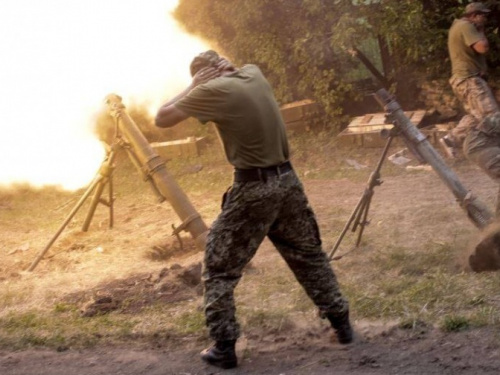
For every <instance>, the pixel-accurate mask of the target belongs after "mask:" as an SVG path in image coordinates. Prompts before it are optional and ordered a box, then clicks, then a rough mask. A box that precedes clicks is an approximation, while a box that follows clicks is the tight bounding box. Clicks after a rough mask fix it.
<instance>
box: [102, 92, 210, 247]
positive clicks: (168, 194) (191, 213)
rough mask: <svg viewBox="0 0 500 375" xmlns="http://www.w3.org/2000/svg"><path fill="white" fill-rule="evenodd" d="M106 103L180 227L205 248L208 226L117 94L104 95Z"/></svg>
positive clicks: (198, 244) (197, 244)
mask: <svg viewBox="0 0 500 375" xmlns="http://www.w3.org/2000/svg"><path fill="white" fill-rule="evenodd" d="M106 104H107V105H108V106H109V109H110V113H111V115H112V116H114V117H115V119H116V121H117V125H118V128H119V130H120V132H121V133H122V135H123V136H124V137H125V138H126V140H127V141H128V142H129V143H130V145H131V147H132V148H133V150H134V153H135V155H136V156H137V159H138V161H139V162H140V163H141V165H142V168H143V170H144V172H145V173H146V174H147V176H148V178H151V180H152V181H153V182H154V184H155V185H156V187H157V188H158V191H159V192H160V194H161V195H163V196H164V197H165V199H167V200H168V202H169V203H170V205H171V206H172V208H173V209H174V211H175V212H176V214H177V215H178V216H179V218H180V219H181V220H182V224H181V227H182V228H183V229H184V230H186V231H188V232H189V233H190V234H191V236H192V237H193V239H194V241H195V243H196V246H197V248H198V249H200V250H205V243H206V236H207V233H208V228H207V226H206V225H205V223H204V221H203V219H202V218H201V217H200V215H199V214H198V212H197V211H196V209H195V208H194V207H193V205H192V204H191V202H190V201H189V199H188V197H187V196H186V194H185V193H184V191H183V190H182V189H181V188H180V186H179V185H178V184H177V182H176V181H175V180H174V178H173V177H172V176H171V175H170V173H169V172H168V170H167V167H166V165H165V161H164V160H163V159H162V158H161V157H160V156H159V155H158V153H157V152H156V151H155V150H154V149H153V148H152V147H151V145H150V144H149V142H148V141H147V139H146V138H145V137H144V135H143V134H142V132H141V131H140V130H139V128H138V127H137V125H136V124H135V122H134V121H133V120H132V118H131V117H130V116H129V115H128V113H127V111H126V109H125V106H124V105H123V103H122V99H121V97H120V96H118V95H115V94H111V95H108V96H107V97H106Z"/></svg>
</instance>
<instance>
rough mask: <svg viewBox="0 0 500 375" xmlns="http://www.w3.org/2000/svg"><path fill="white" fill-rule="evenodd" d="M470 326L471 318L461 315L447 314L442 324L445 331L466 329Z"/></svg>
mask: <svg viewBox="0 0 500 375" xmlns="http://www.w3.org/2000/svg"><path fill="white" fill-rule="evenodd" d="M469 327H470V322H469V320H468V319H467V318H465V317H463V316H460V315H446V316H445V317H444V319H443V322H442V324H441V329H442V330H443V331H445V332H459V331H464V330H466V329H468V328H469Z"/></svg>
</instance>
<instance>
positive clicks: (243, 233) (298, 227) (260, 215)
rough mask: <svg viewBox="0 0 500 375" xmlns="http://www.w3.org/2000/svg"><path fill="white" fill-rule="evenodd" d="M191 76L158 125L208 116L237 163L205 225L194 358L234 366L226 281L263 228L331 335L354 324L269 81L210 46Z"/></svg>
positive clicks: (234, 328)
mask: <svg viewBox="0 0 500 375" xmlns="http://www.w3.org/2000/svg"><path fill="white" fill-rule="evenodd" d="M190 69H191V75H192V76H193V81H192V83H191V85H190V86H189V87H188V88H187V89H186V90H184V91H183V92H182V93H181V94H179V95H178V96H177V97H175V98H174V99H172V100H170V101H169V102H167V103H166V104H164V105H163V106H162V107H161V108H160V109H159V111H158V114H157V117H156V125H157V126H159V127H170V126H173V125H175V124H177V123H178V122H180V121H182V120H184V119H186V118H188V117H189V116H193V117H196V118H197V119H199V120H200V121H201V122H202V123H206V122H208V121H213V122H214V123H215V124H216V127H217V130H218V132H219V135H220V137H221V140H222V143H223V146H224V150H225V153H226V157H227V159H228V161H229V162H230V163H231V164H232V165H233V166H234V167H235V169H234V182H233V185H232V187H231V188H230V189H229V190H228V191H227V192H226V194H224V198H223V203H222V212H221V213H220V215H219V216H218V217H217V219H216V220H215V222H214V223H213V224H212V227H211V229H210V232H209V235H208V238H207V247H206V251H205V258H204V271H203V281H204V287H205V317H206V323H207V326H208V329H209V332H210V336H211V337H212V338H213V339H214V340H215V345H214V346H212V347H210V348H208V349H206V350H204V351H203V352H202V353H201V354H202V359H203V360H204V361H206V362H208V363H210V364H212V365H215V366H219V367H222V368H232V367H235V366H236V365H237V358H236V354H235V343H236V340H237V338H238V337H239V335H240V327H239V324H238V322H237V320H236V317H235V311H236V308H235V304H234V288H235V287H236V285H237V284H238V282H239V280H240V278H241V275H242V271H243V268H244V267H245V265H247V264H248V262H249V261H250V260H251V259H252V257H253V256H254V255H255V253H256V251H257V248H258V247H259V245H260V244H261V242H262V241H263V239H264V238H265V237H266V236H267V237H268V238H269V239H270V240H271V241H272V243H273V244H274V246H275V247H276V248H277V249H278V251H279V252H280V254H281V256H282V257H283V258H284V259H285V261H286V262H287V264H288V265H289V267H290V268H291V269H292V271H293V272H294V275H295V277H296V278H297V280H298V281H299V283H300V284H301V285H302V287H303V288H304V289H305V291H306V293H307V295H308V296H309V297H310V298H311V299H312V301H313V302H314V303H315V304H316V306H318V308H319V311H320V316H321V317H322V318H328V319H329V321H330V322H331V324H332V327H333V328H334V329H335V332H336V334H337V338H338V341H339V342H340V343H342V344H347V343H350V342H351V341H352V339H353V332H352V329H351V325H350V322H349V309H348V303H347V301H346V300H345V299H344V298H343V297H342V295H341V292H340V290H339V287H338V284H337V280H336V277H335V274H334V272H333V270H332V268H331V266H330V263H329V261H328V258H327V256H326V254H325V253H324V252H323V250H322V247H321V239H320V234H319V230H318V225H317V223H316V219H315V216H314V213H313V211H312V209H311V207H310V206H309V204H308V200H307V197H306V195H305V193H304V190H303V187H302V184H301V182H300V181H299V179H298V177H297V175H296V174H295V172H294V170H293V168H292V165H291V164H290V162H289V161H288V157H289V150H288V141H287V136H286V133H285V125H284V122H283V119H282V117H281V113H280V109H279V106H278V103H277V102H276V100H275V98H274V94H273V92H272V89H271V87H270V85H269V83H268V82H267V80H266V79H265V77H264V76H263V74H262V72H261V71H260V69H259V68H258V67H257V66H255V65H245V66H243V67H241V68H238V69H237V68H235V67H234V66H233V65H232V64H231V63H230V62H228V61H227V60H225V59H223V58H220V57H219V55H218V54H217V53H216V52H214V51H206V52H204V53H201V54H200V55H199V56H197V57H195V58H194V60H193V61H192V63H191V67H190Z"/></svg>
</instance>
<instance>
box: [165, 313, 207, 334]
mask: <svg viewBox="0 0 500 375" xmlns="http://www.w3.org/2000/svg"><path fill="white" fill-rule="evenodd" d="M173 323H174V326H175V327H176V331H177V332H178V333H179V334H191V333H196V332H200V331H202V330H203V329H204V328H205V315H204V314H203V312H202V311H198V310H191V311H190V310H188V311H186V312H184V313H182V314H181V315H179V316H177V317H175V318H174V320H173Z"/></svg>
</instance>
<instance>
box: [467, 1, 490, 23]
mask: <svg viewBox="0 0 500 375" xmlns="http://www.w3.org/2000/svg"><path fill="white" fill-rule="evenodd" d="M490 12H491V10H490V9H488V7H487V6H486V5H484V4H483V3H481V2H479V1H477V2H474V3H470V4H467V6H466V7H465V11H464V17H466V18H468V19H469V20H470V21H471V22H473V23H475V24H476V25H478V24H479V25H484V23H486V17H487V16H488V14H489V13H490Z"/></svg>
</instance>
